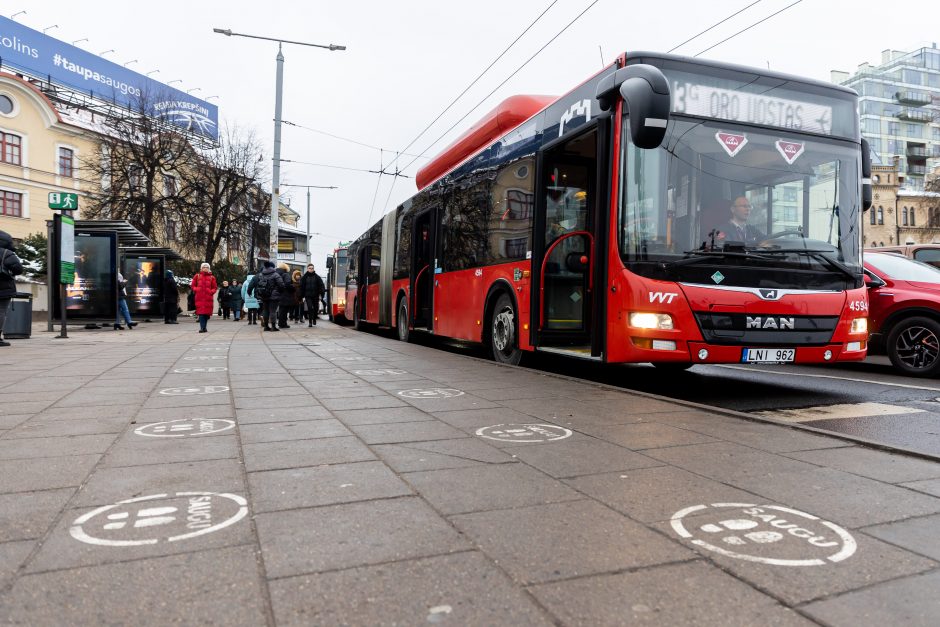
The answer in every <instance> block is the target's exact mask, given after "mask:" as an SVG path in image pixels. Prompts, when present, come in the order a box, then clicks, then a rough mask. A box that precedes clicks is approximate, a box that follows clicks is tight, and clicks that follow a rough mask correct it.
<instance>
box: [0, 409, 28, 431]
mask: <svg viewBox="0 0 940 627" xmlns="http://www.w3.org/2000/svg"><path fill="white" fill-rule="evenodd" d="M34 415H35V414H5V413H0V429H13V428H14V427H17V426H19V425H21V424H23V423H24V422H26V421H27V420H29V419H30V418H32V417H33V416H34Z"/></svg>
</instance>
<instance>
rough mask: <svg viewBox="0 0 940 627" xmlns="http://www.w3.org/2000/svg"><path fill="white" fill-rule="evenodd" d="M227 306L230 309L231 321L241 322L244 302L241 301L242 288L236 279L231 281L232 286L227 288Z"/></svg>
mask: <svg viewBox="0 0 940 627" xmlns="http://www.w3.org/2000/svg"><path fill="white" fill-rule="evenodd" d="M228 304H229V306H230V307H231V308H232V319H233V320H235V322H238V321H239V320H241V318H242V307H244V306H245V301H244V300H242V286H241V285H239V284H238V279H232V285H231V286H230V287H229V288H228Z"/></svg>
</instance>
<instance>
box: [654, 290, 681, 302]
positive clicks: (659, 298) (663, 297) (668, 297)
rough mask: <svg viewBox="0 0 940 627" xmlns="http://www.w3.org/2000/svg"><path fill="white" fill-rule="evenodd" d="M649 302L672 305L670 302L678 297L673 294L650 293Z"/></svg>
mask: <svg viewBox="0 0 940 627" xmlns="http://www.w3.org/2000/svg"><path fill="white" fill-rule="evenodd" d="M649 294H650V302H651V303H669V304H672V301H673V300H675V298H676V296H678V294H677V293H675V292H650V293H649Z"/></svg>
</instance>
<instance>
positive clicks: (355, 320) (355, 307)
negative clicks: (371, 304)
mask: <svg viewBox="0 0 940 627" xmlns="http://www.w3.org/2000/svg"><path fill="white" fill-rule="evenodd" d="M353 328H354V329H355V330H356V331H362V330H363V328H364V325H363V324H362V320H360V319H359V301H358V300H356V301H354V302H353Z"/></svg>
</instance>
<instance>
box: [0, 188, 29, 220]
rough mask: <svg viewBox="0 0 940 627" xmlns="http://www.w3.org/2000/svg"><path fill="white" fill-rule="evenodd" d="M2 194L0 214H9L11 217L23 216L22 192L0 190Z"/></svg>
mask: <svg viewBox="0 0 940 627" xmlns="http://www.w3.org/2000/svg"><path fill="white" fill-rule="evenodd" d="M0 193H2V194H3V196H2V197H0V201H2V203H3V210H2V211H0V215H5V216H10V217H13V218H22V217H23V194H17V193H16V192H6V191H5V192H0Z"/></svg>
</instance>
